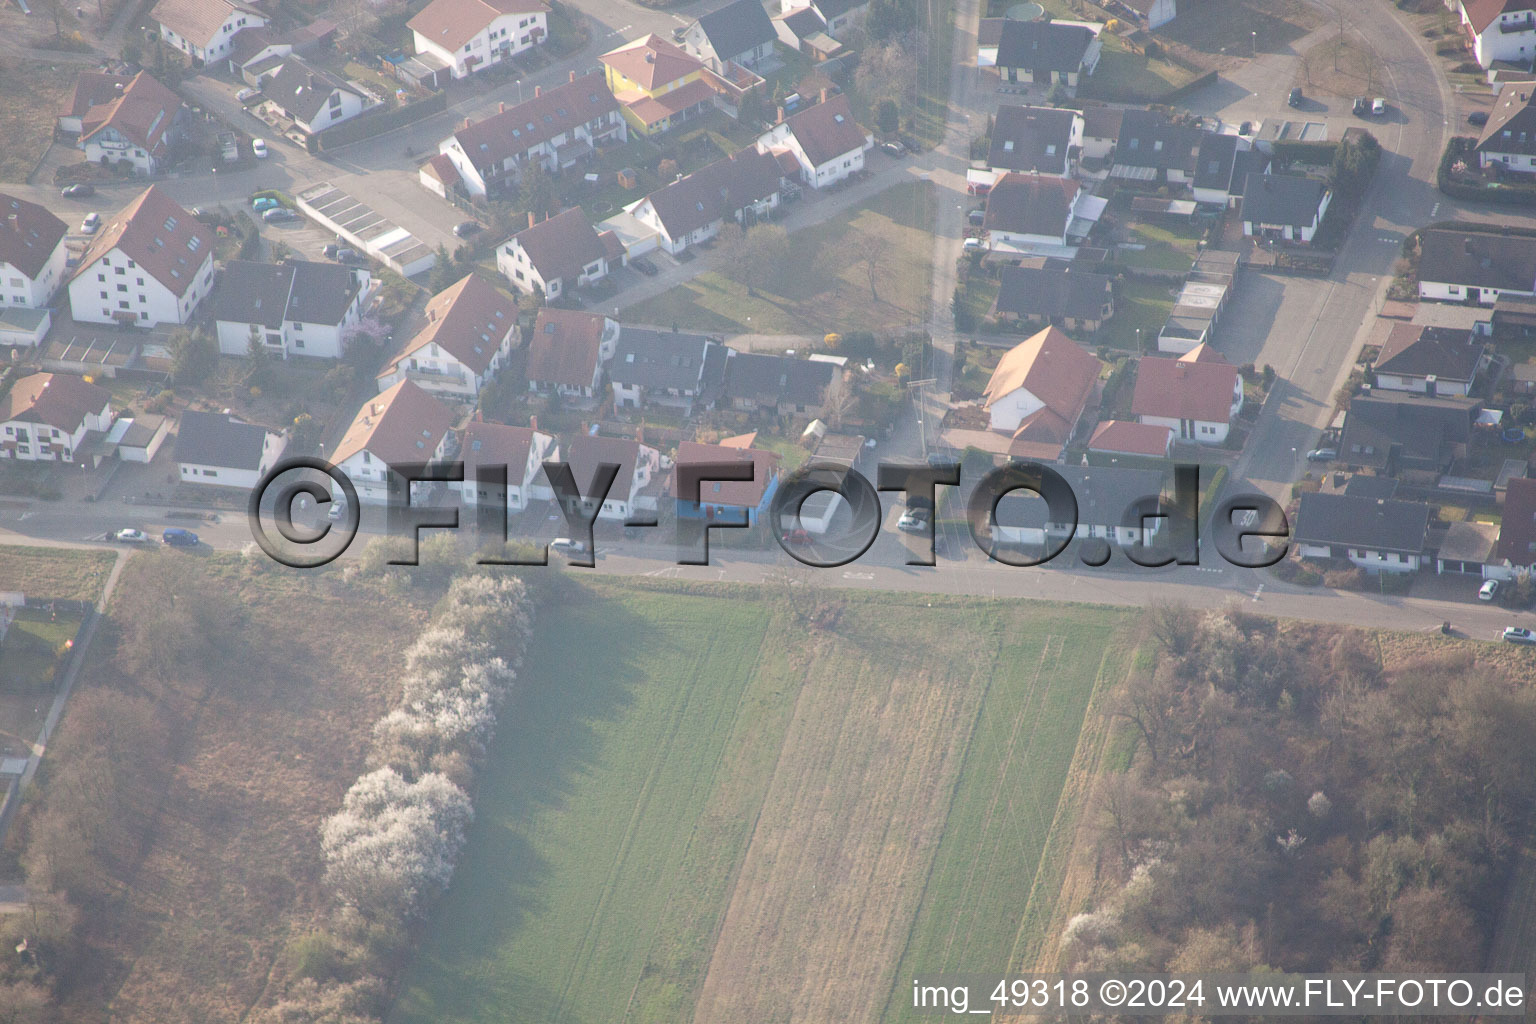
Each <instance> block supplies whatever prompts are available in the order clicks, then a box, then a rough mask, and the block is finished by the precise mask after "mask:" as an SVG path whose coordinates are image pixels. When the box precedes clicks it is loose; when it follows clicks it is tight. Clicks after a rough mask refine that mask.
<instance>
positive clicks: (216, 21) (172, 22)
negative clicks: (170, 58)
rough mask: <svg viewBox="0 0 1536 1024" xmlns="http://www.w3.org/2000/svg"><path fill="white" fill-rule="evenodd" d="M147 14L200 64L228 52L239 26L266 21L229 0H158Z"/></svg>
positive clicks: (169, 41) (169, 39)
mask: <svg viewBox="0 0 1536 1024" xmlns="http://www.w3.org/2000/svg"><path fill="white" fill-rule="evenodd" d="M149 18H150V20H151V21H153V22H155V23H157V24H158V25H159V26H160V35H161V37H162V38H164V40H165V41H166V43H167V44H169V45H171V46H174V47H175V48H176V49H178V50H180V51H181V52H182V53H185V54H187V55H188V56H190V57H192V58H193V59H194V60H199V61H202V62H203V63H204V64H211V63H213V62H214V61H216V60H223V59H224V58H225V57H227V56H229V49H230V42H231V41H232V40H233V39H234V37H235V34H236V33H237V32H239V31H240V30H241V29H244V28H260V27H262V26H264V25H266V24H267V17H266V15H264V14H262V13H261V12H260V11H258V10H257V9H256V8H254V7H251V6H249V5H247V4H243V3H235V2H233V0H160V2H159V3H157V4H155V7H154V10H152V11H150V12H149Z"/></svg>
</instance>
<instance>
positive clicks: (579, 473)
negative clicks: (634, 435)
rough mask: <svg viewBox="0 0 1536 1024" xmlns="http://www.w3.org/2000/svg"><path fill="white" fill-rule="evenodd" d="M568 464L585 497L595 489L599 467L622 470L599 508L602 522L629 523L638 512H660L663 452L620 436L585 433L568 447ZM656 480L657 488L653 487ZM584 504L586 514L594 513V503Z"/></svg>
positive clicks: (582, 509)
mask: <svg viewBox="0 0 1536 1024" xmlns="http://www.w3.org/2000/svg"><path fill="white" fill-rule="evenodd" d="M565 461H566V463H567V464H568V465H569V466H570V467H571V475H572V476H573V477H575V480H576V486H577V488H578V489H579V490H580V491H581V492H582V493H583V494H586V493H588V492H589V491H590V490H591V489H592V483H593V481H594V480H595V479H596V477H597V470H598V467H599V466H601V465H604V464H608V465H615V466H618V467H619V472H618V475H617V476H616V477H614V479H613V486H611V487H609V488H608V496H607V497H606V498H605V499H604V500H603V503H602V505H601V506H600V507H597V508H596V509H595V511H596V512H597V518H598V519H607V520H610V521H613V520H617V521H618V522H625V521H626V520H628V519H630V518H632V517H633V516H635V515H636V514H637V513H641V512H655V511H656V509H657V507H658V502H657V500H656V499H657V492H658V491H659V490H660V487H661V483H662V480H661V469H662V465H661V453H660V452H658V451H657V450H656V449H655V448H652V447H651V446H650V445H646V444H641V443H639V442H638V441H630V440H626V439H624V438H618V437H594V436H592V435H590V434H582V435H580V436H578V437H577V438H575V439H574V440H573V441H571V443H570V444H569V445H567V446H566V457H565ZM653 481H654V484H655V486H652V484H653ZM580 504H581V511H582V513H584V514H585V515H591V514H592V513H593V511H594V505H593V503H592V502H591V501H587V500H583V501H582V502H581V503H580Z"/></svg>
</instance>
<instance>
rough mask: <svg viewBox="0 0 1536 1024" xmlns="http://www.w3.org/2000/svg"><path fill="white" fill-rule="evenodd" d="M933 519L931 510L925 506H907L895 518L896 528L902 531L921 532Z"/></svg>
mask: <svg viewBox="0 0 1536 1024" xmlns="http://www.w3.org/2000/svg"><path fill="white" fill-rule="evenodd" d="M932 520H933V510H932V509H927V508H921V507H919V508H909V509H907V510H906V511H905V512H903V513H902V515H901V518H900V519H898V520H896V529H898V530H901V531H902V532H904V533H922V532H923V531H924V530H926V529H928V524H929V523H930V522H931V521H932Z"/></svg>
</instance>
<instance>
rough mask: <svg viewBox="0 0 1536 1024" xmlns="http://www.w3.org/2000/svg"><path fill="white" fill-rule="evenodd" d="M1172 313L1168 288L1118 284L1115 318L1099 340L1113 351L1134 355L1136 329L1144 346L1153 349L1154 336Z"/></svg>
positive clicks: (1148, 284)
mask: <svg viewBox="0 0 1536 1024" xmlns="http://www.w3.org/2000/svg"><path fill="white" fill-rule="evenodd" d="M1172 312H1173V296H1172V295H1171V294H1170V293H1169V285H1167V284H1163V283H1161V282H1147V281H1131V280H1127V281H1124V282H1122V283H1121V285H1120V286H1119V288H1117V289H1116V294H1115V315H1114V316H1112V317H1110V319H1109V322H1108V323H1107V324H1105V325H1104V327H1103V328H1102V329H1101V330H1100V331H1099V336H1098V340H1099V341H1101V342H1103V343H1104V344H1106V345H1109V346H1111V347H1113V348H1120V349H1125V350H1127V351H1131V352H1134V351H1136V328H1138V327H1140V328H1141V341H1142V343H1143V345H1147V346H1153V347H1155V346H1156V344H1157V332H1158V331H1161V330H1162V329H1163V325H1164V324H1165V323H1167V322H1168V315H1169V314H1170V313H1172Z"/></svg>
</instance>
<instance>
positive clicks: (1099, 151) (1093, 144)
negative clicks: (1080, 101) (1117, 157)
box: [1082, 104, 1125, 175]
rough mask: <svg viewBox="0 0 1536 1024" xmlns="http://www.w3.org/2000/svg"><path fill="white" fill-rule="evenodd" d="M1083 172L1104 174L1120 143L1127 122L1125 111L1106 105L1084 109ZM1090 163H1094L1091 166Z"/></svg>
mask: <svg viewBox="0 0 1536 1024" xmlns="http://www.w3.org/2000/svg"><path fill="white" fill-rule="evenodd" d="M1082 113H1083V156H1082V160H1083V171H1084V172H1089V171H1090V170H1091V171H1092V172H1093V173H1095V174H1100V175H1101V174H1102V170H1101V168H1107V167H1108V164H1109V160H1110V157H1112V156H1113V155H1114V152H1115V146H1116V145H1118V144H1119V142H1120V130H1121V128H1122V127H1123V125H1124V122H1125V110H1124V109H1122V108H1120V107H1111V106H1108V105H1105V104H1099V105H1097V106H1088V107H1084V108H1083V112H1082ZM1090 161H1091V162H1092V164H1091V166H1090Z"/></svg>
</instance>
